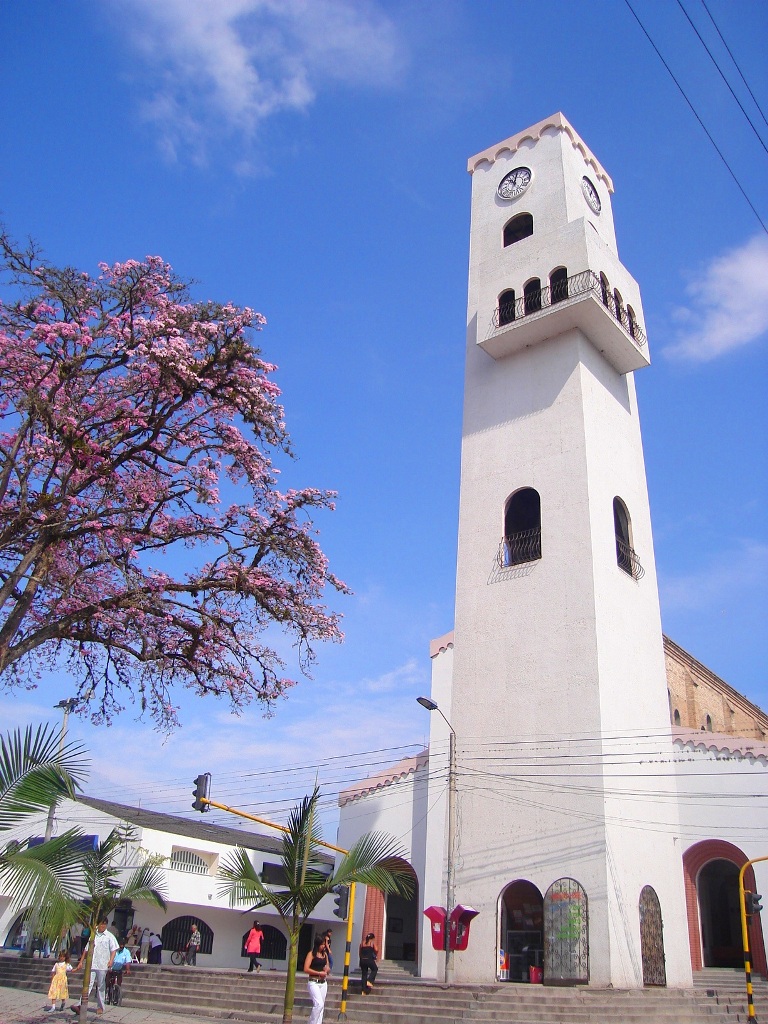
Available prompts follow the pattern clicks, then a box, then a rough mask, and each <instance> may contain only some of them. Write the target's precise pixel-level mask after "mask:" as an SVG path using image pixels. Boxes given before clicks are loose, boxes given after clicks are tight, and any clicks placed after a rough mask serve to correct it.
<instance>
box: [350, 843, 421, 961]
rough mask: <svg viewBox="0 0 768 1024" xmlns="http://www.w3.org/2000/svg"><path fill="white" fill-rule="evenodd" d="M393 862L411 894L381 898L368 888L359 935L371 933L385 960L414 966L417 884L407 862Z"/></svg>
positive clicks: (416, 944) (416, 958)
mask: <svg viewBox="0 0 768 1024" xmlns="http://www.w3.org/2000/svg"><path fill="white" fill-rule="evenodd" d="M397 863H398V865H399V866H400V867H404V868H405V869H406V870H407V871H408V873H409V874H410V875H411V876H412V878H413V894H412V895H411V896H410V897H409V898H408V899H405V898H404V897H402V896H398V895H397V894H396V893H390V894H389V895H388V896H384V894H383V893H382V892H381V891H380V890H379V889H373V888H372V887H371V886H369V887H368V889H367V890H366V893H365V911H364V912H363V928H362V934H363V935H367V934H368V933H369V932H373V934H374V935H375V936H376V940H377V942H378V945H379V949H382V950H383V955H384V959H385V960H400V961H404V962H406V963H412V964H416V963H417V962H418V959H419V942H418V929H419V927H420V919H419V881H418V878H417V877H416V872H415V871H414V870H413V868H412V867H411V865H410V864H409V863H408V862H407V861H405V860H400V859H399V858H398V860H397Z"/></svg>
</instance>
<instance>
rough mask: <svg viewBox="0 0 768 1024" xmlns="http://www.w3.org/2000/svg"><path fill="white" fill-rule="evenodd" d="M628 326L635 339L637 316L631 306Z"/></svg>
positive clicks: (628, 308) (628, 309) (628, 313)
mask: <svg viewBox="0 0 768 1024" xmlns="http://www.w3.org/2000/svg"><path fill="white" fill-rule="evenodd" d="M627 325H628V328H629V333H630V334H631V335H632V337H633V338H634V336H635V333H636V331H637V317H636V316H635V311H634V309H632V307H631V306H627Z"/></svg>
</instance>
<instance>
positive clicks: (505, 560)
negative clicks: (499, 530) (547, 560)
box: [496, 526, 541, 569]
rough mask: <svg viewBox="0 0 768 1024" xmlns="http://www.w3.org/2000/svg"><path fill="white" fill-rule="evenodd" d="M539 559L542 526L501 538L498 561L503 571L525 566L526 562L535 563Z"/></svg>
mask: <svg viewBox="0 0 768 1024" xmlns="http://www.w3.org/2000/svg"><path fill="white" fill-rule="evenodd" d="M537 558H541V527H540V526H535V527H533V529H530V530H518V531H517V532H516V533H511V534H509V535H508V536H506V537H502V538H501V544H499V550H498V553H497V555H496V560H497V561H498V563H499V565H500V567H501V568H502V569H508V568H509V566H511V565H523V563H525V562H535V561H536V559H537Z"/></svg>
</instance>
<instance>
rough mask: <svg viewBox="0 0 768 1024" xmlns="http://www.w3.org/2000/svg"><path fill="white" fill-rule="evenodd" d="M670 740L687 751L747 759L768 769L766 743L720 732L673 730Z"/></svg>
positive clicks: (767, 748)
mask: <svg viewBox="0 0 768 1024" xmlns="http://www.w3.org/2000/svg"><path fill="white" fill-rule="evenodd" d="M672 739H673V740H674V742H675V743H677V744H678V745H679V746H681V747H683V748H686V749H688V750H697V751H700V752H701V753H702V754H725V755H726V756H728V757H741V758H744V759H747V758H749V759H750V760H753V761H759V762H760V764H762V765H765V766H766V767H768V743H765V742H764V741H762V740H750V739H747V738H746V737H744V736H726V735H725V734H724V733H721V732H700V731H698V732H697V730H696V729H673V730H672Z"/></svg>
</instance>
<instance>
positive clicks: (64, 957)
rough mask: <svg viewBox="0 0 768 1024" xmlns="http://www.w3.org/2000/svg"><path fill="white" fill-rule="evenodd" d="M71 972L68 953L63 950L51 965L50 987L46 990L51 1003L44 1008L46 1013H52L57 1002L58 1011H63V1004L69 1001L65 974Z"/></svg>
mask: <svg viewBox="0 0 768 1024" xmlns="http://www.w3.org/2000/svg"><path fill="white" fill-rule="evenodd" d="M71 970H72V964H71V963H70V962H69V953H67V951H66V950H65V949H63V950H62V951H61V953H59V959H58V960H57V961H56V963H55V964H54V965H53V970H52V971H51V974H52V975H53V977H52V978H51V985H50V988H49V989H48V998H49V999H50V1001H51V1005H50V1006H46V1008H45V1010H46V1013H53V1011H54V1010H55V1009H56V1003H57V1002H59V1003H61V1005H60V1006H59V1009H60V1010H63V1009H64V1003H65V1002H66V1001H67V999H69V984H68V983H67V973H68V972H69V971H71Z"/></svg>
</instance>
